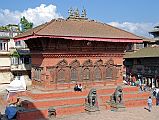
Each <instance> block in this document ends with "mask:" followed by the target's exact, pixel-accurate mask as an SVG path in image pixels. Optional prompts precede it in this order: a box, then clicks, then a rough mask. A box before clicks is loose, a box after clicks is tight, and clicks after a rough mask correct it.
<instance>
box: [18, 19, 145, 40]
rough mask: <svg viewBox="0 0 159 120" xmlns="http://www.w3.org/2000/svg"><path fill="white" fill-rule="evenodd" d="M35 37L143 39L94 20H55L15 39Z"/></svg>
mask: <svg viewBox="0 0 159 120" xmlns="http://www.w3.org/2000/svg"><path fill="white" fill-rule="evenodd" d="M34 35H39V36H43V35H45V36H71V37H90V38H93V37H96V38H121V39H122V38H126V39H142V38H141V37H139V36H136V35H134V34H132V33H130V32H127V31H125V30H121V29H119V28H116V27H113V26H110V25H108V24H104V23H100V22H96V21H94V20H78V19H76V20H70V19H66V20H64V19H58V20H55V19H53V20H51V21H50V22H47V23H45V24H42V25H40V26H37V27H35V28H33V29H30V30H28V31H26V32H24V33H22V34H20V35H18V36H16V37H15V39H18V38H24V37H27V36H34Z"/></svg>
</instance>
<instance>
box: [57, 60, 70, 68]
mask: <svg viewBox="0 0 159 120" xmlns="http://www.w3.org/2000/svg"><path fill="white" fill-rule="evenodd" d="M67 65H68V63H67V61H66V60H64V59H63V60H61V61H60V62H59V63H58V64H57V66H59V67H66V66H67Z"/></svg>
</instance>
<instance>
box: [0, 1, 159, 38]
mask: <svg viewBox="0 0 159 120" xmlns="http://www.w3.org/2000/svg"><path fill="white" fill-rule="evenodd" d="M158 5H159V0H1V4H0V25H5V24H9V23H12V24H14V23H18V19H19V17H21V16H26V18H27V19H28V20H29V21H31V22H33V23H34V24H35V25H39V24H41V23H43V22H46V21H49V20H50V19H53V18H58V17H63V18H67V16H68V9H69V8H70V7H72V8H74V9H75V8H78V9H79V10H80V11H81V10H82V8H83V7H84V8H85V9H86V10H87V16H88V18H89V19H94V20H97V21H100V22H104V23H108V24H110V25H113V26H116V27H119V28H122V29H125V30H128V31H130V32H133V33H135V34H137V35H142V36H147V37H149V36H150V35H149V34H148V31H150V30H151V29H152V28H153V27H154V25H158V24H159V15H158V11H159V10H158V8H159V7H158Z"/></svg>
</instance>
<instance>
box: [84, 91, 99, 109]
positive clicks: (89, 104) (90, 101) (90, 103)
mask: <svg viewBox="0 0 159 120" xmlns="http://www.w3.org/2000/svg"><path fill="white" fill-rule="evenodd" d="M85 103H86V110H87V111H90V112H91V111H97V110H99V109H98V101H97V92H96V89H95V88H92V89H91V90H90V91H89V94H88V96H87V98H86V99H85Z"/></svg>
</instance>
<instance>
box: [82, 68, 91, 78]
mask: <svg viewBox="0 0 159 120" xmlns="http://www.w3.org/2000/svg"><path fill="white" fill-rule="evenodd" d="M89 79H90V70H89V68H85V69H84V70H83V80H89Z"/></svg>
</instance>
